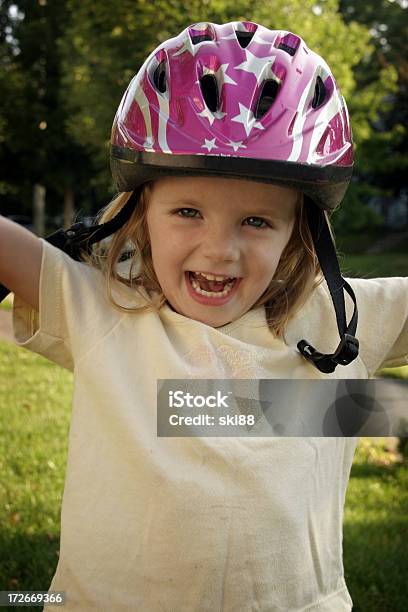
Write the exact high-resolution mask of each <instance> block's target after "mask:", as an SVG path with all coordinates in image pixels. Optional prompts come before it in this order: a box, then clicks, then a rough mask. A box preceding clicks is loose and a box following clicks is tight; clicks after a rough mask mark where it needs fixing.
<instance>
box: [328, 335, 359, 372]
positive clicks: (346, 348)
mask: <svg viewBox="0 0 408 612" xmlns="http://www.w3.org/2000/svg"><path fill="white" fill-rule="evenodd" d="M359 346H360V344H359V341H358V340H357V338H356V337H355V336H351V335H350V334H344V336H343V337H342V339H341V341H340V344H339V346H338V347H337V349H336V350H335V352H334V353H333V355H332V359H333V361H335V362H336V363H338V364H340V365H348V364H349V363H351V362H352V361H354V359H356V357H357V356H358V349H359Z"/></svg>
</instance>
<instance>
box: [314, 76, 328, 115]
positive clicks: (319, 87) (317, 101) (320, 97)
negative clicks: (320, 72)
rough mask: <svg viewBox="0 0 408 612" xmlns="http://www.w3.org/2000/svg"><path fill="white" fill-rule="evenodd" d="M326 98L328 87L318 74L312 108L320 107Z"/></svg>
mask: <svg viewBox="0 0 408 612" xmlns="http://www.w3.org/2000/svg"><path fill="white" fill-rule="evenodd" d="M325 99H326V87H325V84H324V83H323V81H322V79H321V78H320V77H319V76H318V77H317V79H316V85H315V92H314V96H313V100H312V108H319V106H321V105H322V104H323V102H324V101H325Z"/></svg>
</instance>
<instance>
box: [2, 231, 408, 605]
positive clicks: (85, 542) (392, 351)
mask: <svg viewBox="0 0 408 612" xmlns="http://www.w3.org/2000/svg"><path fill="white" fill-rule="evenodd" d="M42 243H43V255H42V263H41V276H40V307H39V313H36V312H35V311H34V310H33V309H31V308H30V307H29V306H28V305H27V304H25V303H24V302H23V301H22V300H20V299H19V298H18V297H16V298H15V301H14V309H13V324H14V333H15V338H16V341H17V343H18V344H19V345H20V346H24V347H26V348H28V349H30V350H32V351H35V352H37V353H40V354H41V355H44V356H45V357H47V358H48V359H50V360H52V361H54V362H56V363H57V364H59V365H61V366H63V367H66V368H69V369H70V370H73V372H74V395H73V406H72V420H71V427H70V433H69V447H68V462H67V470H66V481H65V488H64V494H63V501H62V514H61V549H60V557H59V562H58V567H57V571H56V573H55V576H54V578H53V580H52V584H51V586H50V590H62V591H65V592H66V596H67V602H66V605H65V606H64V612H73V611H79V610H81V611H84V610H87V611H88V610H98V612H101V611H105V610H106V611H108V610H109V611H112V610H114V611H115V612H116V611H117V612H120V611H130V610H132V611H134V610H137V611H141V612H145V611H146V612H156V611H157V612H159V611H166V612H170V611H171V612H175V611H177V612H192V611H194V612H235V611H238V610H239V612H252V611H255V610H258V611H265V612H266V611H268V612H269V611H284V612H288V611H296V612H300V611H301V610H302V611H303V610H308V611H309V612H312V611H319V612H329V611H330V612H342V611H350V610H351V608H352V600H351V597H350V595H349V592H348V590H347V587H346V584H345V581H344V572H343V562H342V520H343V506H344V499H345V492H346V488H347V483H348V479H349V474H350V469H351V465H352V460H353V456H354V451H355V447H356V443H357V438H324V437H321V438H273V437H271V438H267V437H264V438H244V437H230V438H226V437H219V438H217V437H190V438H188V437H184V438H160V437H157V435H156V425H157V413H156V391H157V388H156V381H157V379H173V378H181V379H187V378H204V379H206V378H207V379H209V378H243V379H245V378H247V379H258V378H302V379H307V378H326V377H330V378H368V377H372V375H373V374H374V372H375V371H376V370H377V369H378V368H379V367H380V366H381V365H386V364H387V365H399V364H405V363H408V323H407V320H408V278H392V279H377V280H361V279H358V280H356V279H354V280H353V279H351V280H349V282H350V284H351V285H352V286H353V288H354V290H355V293H356V297H357V300H358V307H359V326H358V333H357V336H358V338H359V340H360V347H361V350H360V356H359V357H358V358H357V359H356V360H355V361H354V362H352V363H351V364H350V365H349V366H347V367H343V366H339V367H338V368H337V369H336V371H335V372H334V373H333V374H330V375H327V374H322V373H320V372H319V371H318V370H317V369H316V368H315V367H314V366H312V365H311V364H309V363H308V362H306V361H305V360H304V359H303V358H302V356H301V355H300V354H299V352H298V350H297V348H296V343H297V342H298V341H299V340H300V339H302V338H305V339H307V340H308V341H310V342H311V343H312V344H313V345H314V346H315V347H316V348H317V349H318V350H320V351H327V352H328V351H333V350H334V349H335V348H336V346H337V344H338V332H337V327H336V321H335V314H334V309H333V306H332V303H331V300H330V297H329V294H328V290H327V286H326V285H325V284H324V285H322V286H320V287H319V288H318V289H317V290H316V291H315V292H314V294H313V295H312V296H311V298H310V299H309V300H308V302H307V303H306V305H305V306H304V308H303V309H302V311H301V312H300V313H299V315H298V316H297V317H296V318H295V319H294V320H293V321H292V322H291V323H290V325H289V327H288V330H287V333H286V335H285V339H286V342H283V341H281V340H277V339H276V338H275V337H274V336H273V334H272V333H271V332H270V330H269V329H268V328H267V326H266V323H265V313H264V309H263V308H258V309H255V310H252V311H249V312H247V313H246V314H245V315H243V316H242V317H241V318H240V319H239V320H238V321H234V322H232V323H230V324H228V325H225V326H223V327H221V328H212V327H209V326H207V325H205V324H203V323H200V322H198V321H194V320H191V319H188V318H186V317H184V316H182V315H179V314H177V313H176V312H174V311H173V310H172V309H171V308H169V307H168V306H165V307H163V308H162V309H161V310H160V312H159V314H156V313H154V312H153V311H147V312H144V313H141V314H133V315H132V314H127V313H120V312H118V311H117V310H116V309H114V308H113V307H112V306H111V304H110V303H109V301H108V299H107V297H106V293H105V284H104V279H103V276H102V274H101V272H100V271H98V270H96V269H94V268H92V267H90V266H88V265H86V264H84V263H81V262H76V261H74V260H72V259H70V257H69V256H68V255H66V254H65V253H63V252H62V251H60V250H58V249H57V248H55V247H53V246H51V245H50V244H48V243H47V242H45V241H42ZM134 295H135V294H134V292H132V290H130V289H129V288H124V289H123V292H121V293H120V294H119V293H116V297H117V299H118V300H119V301H121V303H122V304H126V303H127V305H131V304H132V303H133V304H135V302H134V301H133V302H132V300H133V298H134ZM140 299H141V298H139V301H140ZM126 300H129V301H128V302H126ZM347 305H348V308H347V311H348V317H349V316H350V313H351V300H347ZM45 609H49V607H46V608H45ZM53 609H54V608H53Z"/></svg>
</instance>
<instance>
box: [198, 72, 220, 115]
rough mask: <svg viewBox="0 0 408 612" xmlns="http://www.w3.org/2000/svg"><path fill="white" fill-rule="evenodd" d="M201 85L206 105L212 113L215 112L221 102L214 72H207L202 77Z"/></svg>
mask: <svg viewBox="0 0 408 612" xmlns="http://www.w3.org/2000/svg"><path fill="white" fill-rule="evenodd" d="M200 85H201V91H202V94H203V97H204V100H205V103H206V105H207V106H208V108H209V109H210V111H211V112H212V113H215V111H216V110H217V109H218V104H219V94H218V83H217V79H216V78H215V76H214V75H213V74H205V75H204V76H202V77H201V79H200Z"/></svg>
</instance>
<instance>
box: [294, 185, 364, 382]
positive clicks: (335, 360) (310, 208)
mask: <svg viewBox="0 0 408 612" xmlns="http://www.w3.org/2000/svg"><path fill="white" fill-rule="evenodd" d="M305 204H306V210H307V218H308V223H309V228H310V231H311V234H312V238H313V243H314V246H315V250H316V254H317V258H318V260H319V263H320V267H321V269H322V272H323V274H324V277H325V279H326V282H327V285H328V288H329V291H330V295H331V297H332V300H333V305H334V309H335V311H336V319H337V328H338V330H339V335H340V344H339V345H338V347H337V348H336V350H335V351H334V353H332V354H331V355H325V354H323V353H319V352H318V351H316V349H315V348H314V347H313V346H312V345H311V344H310V343H309V342H307V341H306V340H301V341H300V342H298V345H297V347H298V349H299V351H300V352H301V353H302V355H303V357H305V359H307V360H308V361H311V362H312V363H313V365H315V366H316V368H318V370H320V372H324V373H325V374H329V373H331V372H334V370H335V369H336V367H337V366H338V365H348V364H349V363H351V362H352V361H353V360H354V359H355V358H356V357H357V355H358V347H359V343H358V340H357V338H356V337H355V334H356V331H357V319H358V310H357V302H356V296H355V295H354V292H353V289H352V288H351V287H350V285H349V283H348V282H347V281H346V280H344V278H343V277H342V276H341V272H340V267H339V262H338V260H337V256H336V251H335V248H334V244H333V241H332V238H331V235H330V231H329V227H328V225H327V222H326V217H325V215H324V213H323V211H322V210H321V209H320V208H318V207H317V206H316V204H315V203H314V202H313V201H312V200H310V198H307V197H306V196H305ZM343 289H345V290H346V291H347V293H348V294H349V295H350V297H351V299H352V300H353V303H354V312H353V316H352V317H351V320H350V323H349V324H348V325H347V322H346V309H345V304H344V292H343Z"/></svg>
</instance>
